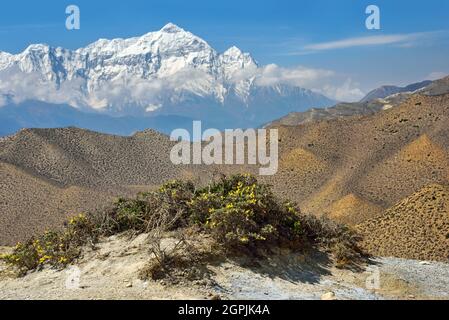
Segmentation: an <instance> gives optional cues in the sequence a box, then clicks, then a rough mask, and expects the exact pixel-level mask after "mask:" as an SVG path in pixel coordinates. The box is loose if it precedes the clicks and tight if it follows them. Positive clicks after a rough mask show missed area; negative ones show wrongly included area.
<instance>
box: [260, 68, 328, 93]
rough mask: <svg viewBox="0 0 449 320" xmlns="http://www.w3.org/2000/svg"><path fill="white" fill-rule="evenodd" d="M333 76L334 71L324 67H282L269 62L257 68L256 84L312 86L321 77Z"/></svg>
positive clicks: (320, 79) (321, 78)
mask: <svg viewBox="0 0 449 320" xmlns="http://www.w3.org/2000/svg"><path fill="white" fill-rule="evenodd" d="M332 76H334V72H333V71H330V70H324V69H311V68H306V67H302V66H297V67H291V68H284V67H279V66H277V65H275V64H269V65H267V66H264V67H261V68H259V70H258V75H257V79H256V84H258V85H260V86H272V85H275V84H279V83H284V84H290V85H294V86H298V87H304V88H307V87H312V86H314V85H316V84H317V82H319V81H322V80H323V79H326V78H329V77H332Z"/></svg>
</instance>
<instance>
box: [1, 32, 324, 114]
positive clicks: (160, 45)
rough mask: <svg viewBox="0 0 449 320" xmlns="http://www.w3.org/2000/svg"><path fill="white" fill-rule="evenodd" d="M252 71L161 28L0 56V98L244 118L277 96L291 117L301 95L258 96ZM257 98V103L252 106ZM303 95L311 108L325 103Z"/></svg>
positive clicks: (242, 60)
mask: <svg viewBox="0 0 449 320" xmlns="http://www.w3.org/2000/svg"><path fill="white" fill-rule="evenodd" d="M260 71H261V69H259V66H258V65H257V63H256V61H255V60H254V59H253V58H252V57H251V55H250V54H249V53H245V52H243V51H242V50H240V49H239V48H237V47H236V46H232V47H231V48H229V49H228V50H226V51H225V52H223V53H222V54H219V53H218V52H217V51H216V50H215V49H214V48H212V47H211V46H210V45H209V44H208V43H207V42H206V41H205V40H203V39H202V38H200V37H198V36H196V35H194V34H192V33H190V32H189V31H186V30H184V29H182V28H180V27H178V26H177V25H175V24H173V23H168V24H167V25H165V26H164V27H163V28H162V29H160V30H158V31H154V32H149V33H146V34H144V35H142V36H137V37H133V38H127V39H122V38H117V39H111V40H108V39H99V40H98V41H96V42H93V43H91V44H89V45H88V46H86V47H84V48H80V49H78V50H75V51H73V50H68V49H63V48H53V47H50V46H48V45H46V44H34V45H30V46H29V47H28V48H27V49H26V50H24V51H23V52H22V53H19V54H16V55H11V54H8V53H4V52H0V95H2V94H6V93H7V94H11V95H13V96H14V98H15V101H24V100H30V99H32V100H38V101H45V102H53V103H67V104H69V105H72V106H74V107H77V108H79V109H84V110H89V111H98V110H101V111H102V112H104V113H109V114H112V115H136V114H138V115H142V114H145V115H147V114H148V113H168V114H182V115H185V114H189V113H190V112H191V111H192V110H197V112H199V111H198V110H207V112H210V111H211V110H213V109H214V107H215V108H218V107H219V108H221V109H223V110H226V108H223V107H229V109H236V110H238V109H242V110H246V111H245V112H249V111H248V110H249V109H250V107H251V106H252V104H254V107H255V106H256V105H257V106H260V105H261V104H263V103H265V100H266V101H272V103H273V106H270V107H269V109H270V108H275V109H276V108H279V105H280V104H282V103H281V102H278V101H277V100H276V99H278V98H280V97H282V99H285V100H286V99H292V100H291V101H289V102H288V103H287V102H286V105H287V106H288V108H289V109H288V110H289V111H297V109H296V108H295V107H294V106H296V105H300V104H301V102H300V101H296V100H297V99H298V97H300V98H301V99H304V95H303V94H304V92H303V91H301V92H299V91H286V92H287V93H285V94H281V93H284V92H283V91H282V92H281V91H279V90H272V91H269V90H268V91H262V90H258V89H257V86H258V85H259V84H258V82H257V81H255V79H256V78H257V77H258V76H260V74H261V72H260ZM262 95H263V96H264V99H265V100H258V99H259V98H258V97H259V96H262ZM306 95H307V96H308V97H307V101H316V102H317V103H316V104H315V105H314V106H320V105H323V104H327V103H328V102H329V100H328V99H326V98H325V97H323V96H320V95H316V94H312V93H307V94H306ZM3 100H4V99H3ZM307 103H309V102H307ZM302 105H303V104H301V106H302ZM203 108H204V109H203ZM221 109H220V110H221ZM223 110H221V111H223ZM270 110H271V109H270ZM215 111H217V110H215ZM221 111H220V112H221ZM242 112H243V111H242ZM276 112H281V110H280V109H278V111H276ZM201 114H202V112H201ZM270 114H271V113H270ZM275 114H276V115H277V114H278V113H275ZM256 118H257V117H256ZM256 118H254V119H256Z"/></svg>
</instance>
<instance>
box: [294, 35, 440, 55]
mask: <svg viewBox="0 0 449 320" xmlns="http://www.w3.org/2000/svg"><path fill="white" fill-rule="evenodd" d="M446 34H447V32H446V31H432V32H417V33H407V34H390V35H378V36H367V37H354V38H346V39H341V40H336V41H329V42H321V43H313V44H309V45H306V46H304V47H303V50H301V51H300V52H296V53H293V54H304V53H310V52H315V51H324V50H335V49H345V48H352V47H366V46H379V45H388V44H395V45H397V46H400V47H410V46H413V45H416V44H419V43H422V40H429V39H431V38H434V37H436V36H439V35H446Z"/></svg>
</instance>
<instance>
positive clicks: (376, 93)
mask: <svg viewBox="0 0 449 320" xmlns="http://www.w3.org/2000/svg"><path fill="white" fill-rule="evenodd" d="M431 83H432V81H430V80H426V81H422V82H418V83H413V84H410V85H408V86H405V87H397V86H382V87H380V88H377V89H374V90H373V91H371V92H369V93H368V94H367V95H366V96H365V97H364V98H363V99H362V100H361V101H360V102H368V101H372V100H374V99H382V98H386V97H388V96H391V95H393V94H396V93H404V92H410V93H411V92H415V91H417V90H419V89H422V88H424V87H427V86H428V85H429V84H431Z"/></svg>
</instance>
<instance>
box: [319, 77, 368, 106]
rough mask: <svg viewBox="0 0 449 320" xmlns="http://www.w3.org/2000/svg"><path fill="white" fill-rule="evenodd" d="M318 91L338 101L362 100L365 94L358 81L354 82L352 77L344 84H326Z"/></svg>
mask: <svg viewBox="0 0 449 320" xmlns="http://www.w3.org/2000/svg"><path fill="white" fill-rule="evenodd" d="M316 91H318V92H320V93H322V94H324V95H326V96H328V97H331V98H333V99H335V100H337V101H345V102H353V101H360V99H362V98H363V97H364V96H365V94H364V93H363V91H362V90H360V89H359V88H358V83H354V82H353V81H352V80H351V79H347V80H346V81H344V82H343V84H342V85H340V86H339V85H332V84H326V85H324V87H323V88H321V89H320V88H318V89H316Z"/></svg>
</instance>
